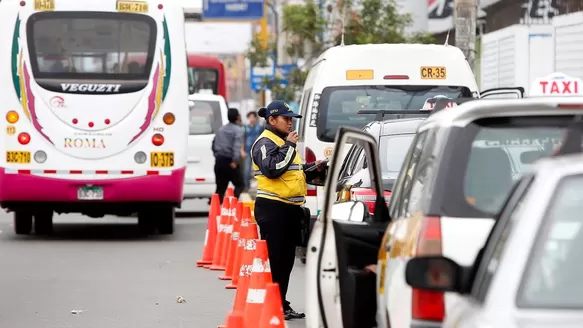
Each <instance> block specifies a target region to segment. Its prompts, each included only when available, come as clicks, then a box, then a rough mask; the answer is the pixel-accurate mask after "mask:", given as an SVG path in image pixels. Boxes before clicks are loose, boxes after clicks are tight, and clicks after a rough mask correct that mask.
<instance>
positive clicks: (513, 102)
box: [419, 97, 583, 131]
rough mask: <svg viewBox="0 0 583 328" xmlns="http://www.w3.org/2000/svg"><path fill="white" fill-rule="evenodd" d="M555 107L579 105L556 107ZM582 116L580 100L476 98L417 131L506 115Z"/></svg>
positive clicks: (436, 116)
mask: <svg viewBox="0 0 583 328" xmlns="http://www.w3.org/2000/svg"><path fill="white" fill-rule="evenodd" d="M558 105H581V106H579V107H578V108H577V107H570V108H558ZM576 114H579V115H581V114H583V97H540V98H539V97H537V98H522V99H479V100H475V101H470V102H466V103H463V104H460V105H459V106H457V107H453V108H450V109H444V110H440V111H438V112H437V113H434V114H432V115H430V116H429V118H427V120H425V122H423V123H422V124H421V127H420V128H419V131H424V130H427V129H430V128H432V127H434V126H443V127H451V126H457V127H464V126H466V125H468V124H469V123H471V122H473V121H475V120H478V119H481V118H487V117H508V116H543V115H544V116H547V115H548V116H553V115H576Z"/></svg>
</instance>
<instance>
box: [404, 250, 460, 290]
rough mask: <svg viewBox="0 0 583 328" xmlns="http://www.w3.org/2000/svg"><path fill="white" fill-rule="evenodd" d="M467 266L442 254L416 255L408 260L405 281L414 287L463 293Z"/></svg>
mask: <svg viewBox="0 0 583 328" xmlns="http://www.w3.org/2000/svg"><path fill="white" fill-rule="evenodd" d="M465 271H466V270H465V268H464V267H461V266H460V265H459V264H457V263H456V262H454V261H453V260H451V259H449V258H446V257H442V256H427V257H415V258H412V259H410V260H409V261H408V262H407V266H406V267H405V281H406V282H407V284H408V285H409V286H411V287H413V288H419V289H425V290H431V291H438V292H457V293H462V292H463V287H464V285H465V283H464V282H465V279H466V276H467V275H466V272H465Z"/></svg>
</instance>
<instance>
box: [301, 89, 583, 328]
mask: <svg viewBox="0 0 583 328" xmlns="http://www.w3.org/2000/svg"><path fill="white" fill-rule="evenodd" d="M547 82H549V83H555V81H554V80H553V81H547ZM574 115H583V98H582V97H571V98H569V97H556V98H550V97H545V98H538V99H537V98H530V99H496V100H474V101H470V102H468V103H464V104H462V105H460V106H457V107H455V108H447V109H444V110H441V111H439V112H437V113H435V114H432V115H431V116H429V118H428V119H427V120H425V121H424V122H423V123H422V124H421V126H420V127H419V129H418V131H417V136H416V137H415V140H414V141H413V142H412V145H411V148H410V149H409V152H408V154H407V156H406V158H405V161H404V163H403V166H402V168H401V170H400V173H399V176H398V178H397V181H396V182H395V184H394V188H393V191H392V194H391V199H390V204H389V209H387V206H386V205H385V202H386V199H385V197H384V192H383V189H382V175H381V173H380V170H379V162H378V160H379V159H378V155H377V148H378V147H377V145H376V143H377V141H376V139H375V138H374V137H372V136H371V135H369V134H367V133H365V132H362V131H359V130H355V129H350V128H346V127H343V128H341V129H340V130H339V132H338V136H337V138H336V143H335V147H337V148H336V149H337V150H342V151H344V148H346V147H348V146H347V144H350V143H358V144H359V146H361V147H363V149H364V150H365V153H366V158H367V164H368V166H367V168H366V169H368V170H369V174H370V176H371V181H373V183H372V185H373V188H372V189H373V190H374V192H375V193H376V199H375V201H376V203H375V212H374V213H373V214H372V215H370V214H369V213H368V211H366V210H365V208H366V206H365V204H364V203H363V202H361V201H351V202H345V203H340V204H334V201H335V200H336V184H337V181H338V175H339V171H340V164H341V161H338V162H336V160H337V159H338V158H339V157H340V156H342V151H337V152H335V153H334V154H333V157H332V161H331V167H330V169H329V176H328V179H327V181H326V187H325V188H326V194H325V195H326V197H325V200H324V201H325V204H324V207H323V211H324V212H323V214H322V216H321V217H320V218H319V219H318V221H316V223H315V225H314V228H313V231H312V235H311V237H310V240H309V243H308V254H307V269H306V274H307V276H306V303H307V309H306V310H307V312H308V313H307V319H306V322H307V323H308V327H313V328H319V327H324V328H326V327H345V328H346V327H359V328H364V327H382V328H385V327H438V326H439V325H441V322H442V320H443V318H444V316H445V315H446V314H448V313H449V310H450V309H451V308H452V305H453V304H455V302H456V300H457V299H459V297H458V295H456V294H454V293H445V294H443V293H441V294H440V293H433V292H426V291H422V290H417V289H412V288H411V287H410V286H409V285H407V283H406V281H405V264H406V263H407V260H409V259H411V258H415V257H419V256H441V255H443V256H446V257H449V258H451V259H453V260H455V261H456V262H458V263H459V264H460V265H470V264H471V263H473V261H474V259H475V258H476V255H477V254H478V252H479V250H480V248H481V247H482V246H483V245H484V243H485V241H486V238H487V236H488V234H489V232H490V230H491V228H492V226H493V225H494V220H493V216H494V215H495V214H496V213H497V212H498V211H499V209H500V207H501V206H502V205H503V203H504V199H505V198H506V196H507V195H508V194H509V193H510V189H511V186H512V183H513V179H519V178H520V176H521V175H522V174H523V173H524V172H526V171H528V169H529V168H530V162H529V161H526V160H525V158H524V157H526V156H524V157H523V154H524V153H528V152H530V151H532V150H536V151H539V152H541V153H543V154H546V155H549V154H551V153H552V151H553V148H554V146H556V145H557V144H560V142H561V140H563V136H564V133H565V131H566V127H567V126H568V125H569V124H570V122H572V120H573V119H572V118H573V116H574ZM516 145H524V146H525V147H515V146H516ZM510 146H512V147H510ZM526 146H529V147H526ZM531 146H534V147H531ZM515 151H519V152H520V154H517V156H510V155H509V152H510V153H513V152H515ZM517 159H518V160H517ZM383 235H384V237H383ZM371 264H372V265H374V264H376V265H377V272H376V273H377V274H376V275H375V274H371V272H369V271H367V270H366V269H365V267H366V266H368V265H371ZM371 309H373V310H372V311H371ZM375 312H376V313H375ZM375 317H376V318H375Z"/></svg>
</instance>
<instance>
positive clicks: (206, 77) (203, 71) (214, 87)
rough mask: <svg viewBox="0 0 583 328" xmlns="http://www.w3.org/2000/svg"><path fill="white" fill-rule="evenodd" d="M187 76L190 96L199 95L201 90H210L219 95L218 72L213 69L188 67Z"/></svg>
mask: <svg viewBox="0 0 583 328" xmlns="http://www.w3.org/2000/svg"><path fill="white" fill-rule="evenodd" d="M188 74H189V78H190V81H191V83H192V85H191V88H190V94H194V93H200V92H201V90H211V91H212V93H213V94H215V95H217V94H219V71H218V70H216V69H213V68H202V67H189V68H188Z"/></svg>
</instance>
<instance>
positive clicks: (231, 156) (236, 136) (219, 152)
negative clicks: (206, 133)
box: [212, 123, 243, 162]
mask: <svg viewBox="0 0 583 328" xmlns="http://www.w3.org/2000/svg"><path fill="white" fill-rule="evenodd" d="M242 143H243V130H242V129H241V127H240V126H239V125H237V124H235V123H228V124H226V125H223V126H222V127H221V128H220V129H219V130H218V131H217V133H216V134H215V138H214V139H213V145H212V149H213V154H214V155H215V158H222V159H228V160H230V161H231V162H238V161H239V159H240V157H241V144H242Z"/></svg>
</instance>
